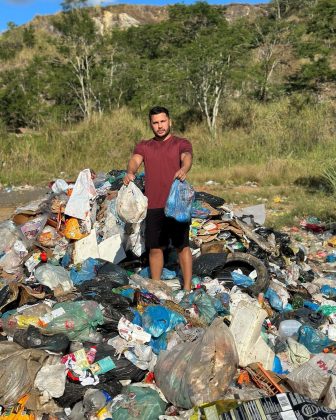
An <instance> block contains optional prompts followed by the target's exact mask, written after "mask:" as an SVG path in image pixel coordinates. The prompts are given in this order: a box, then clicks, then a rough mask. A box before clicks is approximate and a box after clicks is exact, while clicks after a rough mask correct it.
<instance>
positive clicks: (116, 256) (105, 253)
mask: <svg viewBox="0 0 336 420" xmlns="http://www.w3.org/2000/svg"><path fill="white" fill-rule="evenodd" d="M98 252H99V257H100V258H101V259H102V260H105V261H109V262H112V263H114V264H118V263H119V262H120V261H122V260H123V259H124V258H126V254H125V251H124V248H123V247H122V245H121V236H120V235H119V234H117V235H112V236H111V237H109V238H107V239H105V241H103V242H101V243H100V244H99V245H98Z"/></svg>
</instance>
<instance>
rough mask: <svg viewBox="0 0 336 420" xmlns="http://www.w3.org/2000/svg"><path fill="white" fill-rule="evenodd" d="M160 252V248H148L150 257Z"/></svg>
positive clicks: (160, 253) (161, 251)
mask: <svg viewBox="0 0 336 420" xmlns="http://www.w3.org/2000/svg"><path fill="white" fill-rule="evenodd" d="M162 253H163V250H162V248H151V249H150V250H149V255H150V256H152V257H155V256H159V255H162Z"/></svg>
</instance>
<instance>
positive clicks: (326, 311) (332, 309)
mask: <svg viewBox="0 0 336 420" xmlns="http://www.w3.org/2000/svg"><path fill="white" fill-rule="evenodd" d="M318 311H319V312H322V314H323V315H324V316H330V315H332V314H335V313H336V306H331V305H322V306H321V307H320V308H319V310H318Z"/></svg>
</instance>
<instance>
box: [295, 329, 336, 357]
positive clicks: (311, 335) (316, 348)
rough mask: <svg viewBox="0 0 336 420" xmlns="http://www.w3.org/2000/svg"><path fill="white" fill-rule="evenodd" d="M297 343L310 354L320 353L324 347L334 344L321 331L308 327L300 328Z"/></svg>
mask: <svg viewBox="0 0 336 420" xmlns="http://www.w3.org/2000/svg"><path fill="white" fill-rule="evenodd" d="M298 342H299V343H300V344H303V345H304V346H305V347H307V349H308V350H309V351H310V352H311V353H321V352H322V351H323V349H324V348H325V347H328V346H330V345H331V344H334V341H331V340H330V339H329V338H328V337H327V336H326V335H324V334H323V333H322V332H321V331H317V330H315V329H314V328H313V327H311V326H309V325H303V326H302V327H300V329H299V336H298Z"/></svg>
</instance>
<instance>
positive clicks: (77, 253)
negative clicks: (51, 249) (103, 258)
mask: <svg viewBox="0 0 336 420" xmlns="http://www.w3.org/2000/svg"><path fill="white" fill-rule="evenodd" d="M90 257H91V258H99V250H98V244H97V236H96V229H92V230H91V232H90V234H89V235H88V236H86V237H85V238H83V239H80V240H79V241H77V242H75V250H74V255H73V260H74V264H79V263H81V262H83V261H85V260H87V259H88V258H90Z"/></svg>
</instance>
